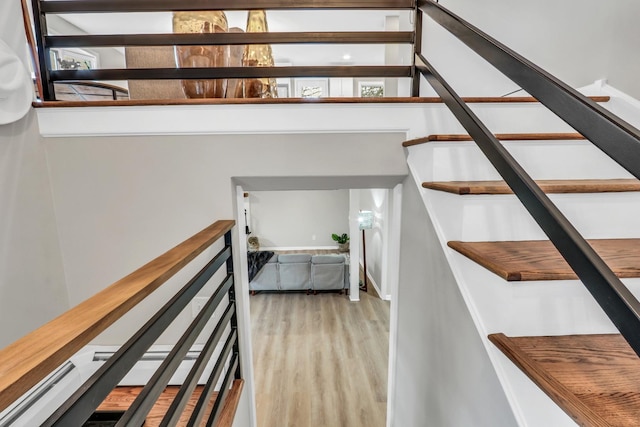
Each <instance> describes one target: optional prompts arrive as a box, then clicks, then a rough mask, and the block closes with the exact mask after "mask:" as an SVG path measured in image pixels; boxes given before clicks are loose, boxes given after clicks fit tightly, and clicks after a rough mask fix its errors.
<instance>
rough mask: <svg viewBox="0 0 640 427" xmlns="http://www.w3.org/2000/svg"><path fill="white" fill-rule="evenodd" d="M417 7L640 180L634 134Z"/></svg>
mask: <svg viewBox="0 0 640 427" xmlns="http://www.w3.org/2000/svg"><path fill="white" fill-rule="evenodd" d="M419 8H420V10H422V11H423V12H425V13H427V14H428V15H429V16H430V17H431V18H433V19H434V20H435V21H436V22H438V23H439V24H440V25H442V26H443V27H444V28H446V29H447V30H448V31H449V32H451V33H452V34H453V35H455V36H456V37H457V38H458V39H460V40H461V41H462V42H464V43H465V44H466V45H467V46H468V47H470V48H471V49H472V50H474V51H475V52H476V53H477V54H479V55H480V56H481V57H482V58H484V59H485V60H487V61H488V62H489V63H491V64H492V65H493V66H494V67H496V68H497V69H498V70H500V71H501V72H502V73H503V74H504V75H506V76H507V77H509V78H510V79H511V80H512V81H514V82H515V83H517V84H518V85H519V86H520V87H522V88H523V89H524V90H526V91H527V92H528V93H529V94H531V95H532V96H534V97H535V98H537V99H538V100H539V101H540V102H541V103H543V104H544V105H545V106H546V107H547V108H549V109H550V110H551V111H553V112H554V113H555V114H557V115H558V116H559V117H560V118H562V120H564V121H565V122H567V123H568V124H569V125H570V126H571V127H573V128H574V129H575V130H577V131H578V132H580V133H581V134H582V135H584V136H585V137H586V138H587V139H588V140H590V141H591V142H592V143H593V144H594V145H596V146H597V147H598V148H600V149H601V150H602V151H604V152H605V153H606V154H607V155H608V156H609V157H611V158H612V159H614V160H615V161H616V162H618V164H620V165H621V166H622V167H624V168H625V169H626V170H628V171H629V172H631V173H632V174H633V175H634V176H635V177H636V178H640V130H639V129H637V128H635V127H634V126H632V125H631V124H629V123H627V122H626V121H624V120H622V119H621V118H619V117H617V116H616V115H614V114H612V113H611V112H610V111H608V110H607V109H605V108H603V107H601V106H599V105H597V104H596V103H594V102H592V101H591V100H589V99H588V98H587V97H585V96H584V95H582V94H581V93H580V92H578V91H577V90H575V89H573V88H571V87H570V86H569V85H567V84H565V83H564V82H562V81H560V80H559V79H557V78H556V77H554V76H552V75H551V74H549V73H547V72H546V71H544V70H543V69H541V68H540V67H538V66H537V65H535V64H534V63H532V62H531V61H529V60H527V59H526V58H524V57H522V56H520V55H519V54H517V53H516V52H515V51H513V50H511V49H509V48H508V47H507V46H505V45H503V44H502V43H500V42H498V41H497V40H495V39H493V38H492V37H490V36H489V35H487V34H485V33H483V32H482V31H480V30H479V29H478V28H476V27H474V26H472V25H471V24H469V23H468V22H466V21H464V20H463V19H462V18H460V17H459V16H457V15H455V14H453V13H451V12H450V11H448V10H447V9H445V8H443V7H442V6H440V5H439V4H437V3H435V2H433V1H431V0H419Z"/></svg>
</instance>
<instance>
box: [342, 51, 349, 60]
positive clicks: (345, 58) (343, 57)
mask: <svg viewBox="0 0 640 427" xmlns="http://www.w3.org/2000/svg"><path fill="white" fill-rule="evenodd" d="M342 59H344V60H345V61H348V60H350V59H351V55H349V54H348V53H345V54H344V55H342Z"/></svg>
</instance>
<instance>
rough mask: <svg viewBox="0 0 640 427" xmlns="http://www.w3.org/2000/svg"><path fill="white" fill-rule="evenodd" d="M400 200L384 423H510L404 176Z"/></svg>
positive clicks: (509, 413) (486, 360) (420, 205)
mask: <svg viewBox="0 0 640 427" xmlns="http://www.w3.org/2000/svg"><path fill="white" fill-rule="evenodd" d="M402 201H403V203H402V235H401V238H402V240H401V252H400V283H399V286H398V291H397V296H395V297H394V298H393V299H392V314H393V313H395V315H397V318H396V319H392V323H397V336H396V338H395V340H396V342H397V352H396V354H395V355H394V357H395V358H396V363H395V369H396V371H395V375H394V376H393V377H394V378H395V380H394V381H395V384H396V391H395V394H392V395H390V396H389V399H390V403H391V408H390V411H389V413H390V416H391V420H390V423H389V425H390V426H392V427H404V426H439V427H445V426H460V427H467V426H479V427H481V426H487V427H495V426H514V425H516V420H515V418H514V416H513V413H512V411H511V408H510V406H509V404H508V402H507V399H506V397H505V395H504V392H503V390H502V387H501V385H500V383H499V382H498V378H497V377H496V374H495V372H494V370H493V367H492V365H491V362H490V360H489V357H488V355H487V353H486V350H485V348H484V346H483V344H482V342H481V338H480V337H479V336H478V333H477V330H476V328H475V326H474V324H473V321H472V319H471V316H470V315H469V311H468V309H467V307H466V306H465V303H464V301H463V298H462V296H461V295H460V292H459V290H458V287H457V285H456V283H455V279H454V277H453V274H452V272H451V270H450V269H449V266H448V263H447V261H446V259H445V256H444V254H443V253H442V249H441V247H440V245H439V243H438V238H437V236H436V232H435V230H434V228H433V226H432V224H431V220H430V218H429V216H428V215H427V212H426V209H425V207H424V204H423V202H422V200H421V198H420V195H419V194H418V191H417V188H416V184H415V183H414V182H412V179H407V180H405V182H404V183H403V195H402ZM393 326H394V325H393V324H392V329H394V330H396V329H395V328H393ZM391 345H393V343H391Z"/></svg>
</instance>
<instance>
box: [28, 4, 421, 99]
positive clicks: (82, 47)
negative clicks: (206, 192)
mask: <svg viewBox="0 0 640 427" xmlns="http://www.w3.org/2000/svg"><path fill="white" fill-rule="evenodd" d="M31 8H32V11H33V27H34V30H35V31H34V32H35V38H34V40H35V41H34V43H35V44H36V45H37V48H34V51H36V52H37V62H38V65H37V74H38V75H39V77H40V78H39V80H40V81H41V82H42V85H41V91H42V94H41V99H42V100H44V101H53V100H56V99H58V98H57V96H56V87H55V84H56V83H57V82H67V81H100V82H106V83H109V84H120V85H122V86H127V85H129V86H131V87H129V89H130V90H129V92H130V94H131V98H132V99H134V98H135V99H149V97H147V96H146V94H145V93H144V91H145V90H148V91H150V92H153V91H154V90H153V89H148V87H147V86H148V83H149V82H150V81H152V83H151V86H153V85H156V87H157V84H158V82H164V83H162V84H164V85H165V86H167V84H169V85H171V84H172V85H173V87H174V88H173V93H174V94H176V93H177V95H176V97H179V96H180V95H181V94H180V93H179V92H180V91H179V90H178V91H177V92H176V90H175V87H176V81H181V80H191V81H194V80H210V79H211V80H212V79H274V80H277V82H278V84H279V86H280V87H279V88H278V89H279V91H278V94H277V96H278V97H290V96H291V95H295V96H296V97H300V96H305V95H304V94H301V93H300V88H299V86H300V85H297V86H298V90H297V91H296V85H293V87H292V84H291V79H293V78H295V79H307V80H306V81H307V82H308V81H309V80H308V79H310V78H313V79H316V81H315V82H313V84H317V85H318V86H319V87H320V90H321V91H322V92H323V93H322V96H328V95H329V93H328V88H327V87H324V88H323V87H322V86H323V83H322V82H323V81H324V82H325V83H324V84H325V85H326V81H327V80H328V79H329V78H345V79H352V80H351V81H352V82H353V83H352V88H350V89H349V90H348V91H346V92H347V93H346V94H338V96H352V93H353V87H357V86H358V85H357V81H358V80H362V81H365V83H366V81H368V82H372V81H376V80H377V81H384V79H390V78H393V79H398V78H400V79H402V78H404V79H407V82H408V83H407V85H406V86H407V87H408V86H409V85H410V81H411V80H410V79H412V78H413V77H414V73H413V64H412V63H410V62H411V58H412V56H413V55H412V45H413V42H414V38H415V32H414V31H413V28H411V31H400V30H399V26H398V25H397V23H396V24H394V25H393V26H391V27H386V28H384V27H385V25H382V23H383V22H384V21H385V15H393V16H394V17H395V16H398V14H403V15H402V16H403V19H404V21H406V25H405V26H410V24H409V22H410V21H412V20H413V19H414V16H415V13H416V12H415V1H414V0H374V1H361V0H324V1H319V0H305V1H295V2H294V1H290V0H268V1H267V0H257V1H248V0H245V1H234V0H222V1H218V0H215V1H214V0H194V1H189V2H185V1H182V0H136V1H129V0H65V1H58V0H32V6H31ZM201 10H222V11H225V12H227V13H229V14H234V13H235V14H240V13H242V12H240V11H255V10H266V11H267V13H268V14H272V13H273V14H274V17H277V18H278V20H280V19H285V18H282V15H278V14H279V13H280V14H282V13H285V14H286V13H291V12H295V13H298V14H297V15H295V16H291V19H292V20H295V19H299V17H300V16H304V14H305V13H307V14H311V15H312V14H313V13H314V12H318V11H322V10H332V11H339V12H340V13H341V14H343V15H344V14H348V15H349V20H350V22H351V23H352V24H351V25H352V26H351V27H350V28H356V29H357V30H354V31H327V30H325V29H326V28H330V29H331V28H333V29H335V28H336V25H334V23H333V22H322V21H323V19H319V20H315V21H313V25H314V26H319V28H321V29H322V31H304V32H288V31H287V32H283V31H273V32H204V33H180V34H178V33H173V32H171V31H172V30H171V28H170V27H171V25H170V22H171V17H170V13H171V12H184V11H201ZM384 11H388V13H386V14H385V13H384ZM372 13H381V14H380V15H376V16H377V17H376V24H375V25H374V26H373V27H375V28H376V29H377V30H376V31H369V30H367V29H365V30H362V28H366V26H365V25H362V24H363V22H361V21H365V20H367V19H369V18H370V17H371V14H372ZM300 14H302V15H300ZM97 15H99V19H100V21H101V22H103V23H105V22H106V23H108V24H105V25H106V26H108V27H109V30H106V31H105V30H103V31H100V28H104V26H105V25H101V26H100V28H98V30H97V31H93V30H92V31H90V32H91V34H72V33H73V32H74V31H75V32H77V29H76V30H73V29H72V30H68V27H72V25H71V24H77V25H78V26H82V24H81V23H80V24H79V22H81V20H82V19H92V20H95V19H96V17H97ZM237 16H240V15H237ZM268 17H269V18H271V15H268ZM132 19H134V20H136V21H137V22H138V24H137V25H134V29H133V30H124V31H122V29H120V30H117V28H121V27H122V25H121V24H122V22H131V20H132ZM286 19H288V17H287V18H286ZM278 20H276V19H274V20H273V22H274V23H276V24H277V21H278ZM151 21H153V22H154V23H155V24H154V25H149V26H145V24H146V23H148V22H151ZM236 21H238V19H236ZM317 21H320V22H317ZM325 21H329V20H325ZM92 22H95V21H92ZM61 23H62V24H61ZM70 23H71V24H70ZM323 24H325V25H323ZM238 26H241V24H240V25H238ZM274 26H277V25H272V27H274ZM53 27H56V28H53ZM373 27H371V26H369V28H373ZM61 28H62V31H61V30H60V29H61ZM65 28H67V33H65ZM305 28H306V27H305ZM149 29H150V31H147V30H149ZM281 29H285V30H286V28H285V27H282V28H281ZM378 29H385V30H384V31H379V30H378ZM241 30H243V28H241ZM118 31H120V33H118ZM158 31H161V32H158ZM162 31H163V32H162ZM29 32H30V29H29ZM69 32H71V33H69ZM265 44H268V45H273V46H274V49H278V46H284V45H286V46H296V45H305V49H304V55H305V57H306V59H305V60H302V61H301V60H300V59H299V58H295V57H291V58H286V59H283V58H282V57H280V56H279V57H278V58H276V61H275V63H274V65H273V66H268V67H264V66H242V65H241V66H237V64H236V66H214V67H211V66H199V67H193V68H187V67H184V68H180V67H179V66H178V65H177V64H176V61H175V60H174V56H175V55H174V49H175V47H180V46H198V47H200V46H205V47H211V46H245V47H248V46H257V45H265ZM322 45H328V46H329V45H330V46H334V47H335V46H336V45H338V46H342V49H340V50H339V52H340V57H336V58H326V57H324V56H325V53H324V52H321V51H318V52H317V53H315V52H316V51H315V50H314V49H316V47H317V46H322ZM398 45H399V46H404V48H403V49H404V50H402V49H401V52H400V53H398V52H397V49H396V50H394V52H395V53H394V54H393V55H391V56H395V58H392V59H389V55H388V54H386V53H385V50H386V49H387V48H388V47H389V46H398ZM363 46H368V47H369V48H371V47H372V46H375V47H376V48H377V49H378V50H377V53H376V55H375V56H376V57H377V59H376V60H375V61H373V62H371V61H370V62H369V63H365V62H360V63H359V62H358V61H355V60H351V58H350V55H349V53H348V52H349V51H350V50H351V49H358V48H362V47H363ZM106 49H110V50H109V51H108V53H107V55H105V57H106V56H109V57H111V58H113V56H114V53H115V52H116V51H117V52H119V54H120V60H119V61H113V60H112V59H111V60H103V61H97V60H96V56H99V55H95V52H100V51H102V52H105V51H106ZM298 52H299V50H298ZM123 53H124V55H123ZM343 53H344V55H343ZM140 56H145V59H143V60H138V59H139V58H140ZM274 56H276V55H275V54H274ZM309 56H311V57H315V58H314V59H316V61H314V60H313V59H311V60H310V59H309V58H308V57H309ZM125 57H126V61H125ZM321 57H322V58H321ZM394 61H395V62H394ZM99 62H101V63H102V64H104V65H105V66H104V67H102V66H101V65H102V64H99ZM283 63H284V64H283ZM297 64H303V65H297ZM307 64H309V65H307ZM244 65H248V64H247V63H245V64H244ZM353 79H356V80H355V81H354V80H353ZM318 81H320V82H319V83H318ZM301 82H302V81H301ZM136 85H137V86H136ZM145 85H147V86H145ZM141 86H142V87H143V90H142V91H141V90H138V89H137V88H138V87H141ZM373 86H374V89H375V87H376V86H375V85H373ZM382 86H384V85H382ZM364 87H365V92H366V91H367V90H369V91H371V88H370V87H369V86H367V85H366V84H365V85H364ZM361 88H362V84H361V85H360V86H359V87H357V88H356V89H355V91H356V92H358V91H359V90H361ZM416 91H417V90H416V89H415V88H414V90H413V93H414V94H415V93H417V92H416ZM365 92H363V93H365ZM408 92H409V90H407V94H408ZM160 93H164V94H165V95H164V97H165V98H174V96H171V95H166V94H170V93H171V92H170V91H169V92H166V91H165V92H162V91H160ZM381 95H382V92H381V91H376V90H373V91H372V92H371V93H365V94H364V96H381ZM385 95H386V96H389V94H385ZM394 95H396V94H391V96H394ZM235 96H236V94H231V93H227V94H226V95H225V96H222V97H226V98H230V97H235ZM311 96H313V95H311ZM356 96H360V94H359V93H358V94H357V95H356ZM396 96H397V95H396ZM150 97H152V98H153V97H155V98H158V99H159V98H162V97H163V95H159V96H154V95H153V94H152V95H150Z"/></svg>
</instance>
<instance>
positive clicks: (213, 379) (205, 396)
mask: <svg viewBox="0 0 640 427" xmlns="http://www.w3.org/2000/svg"><path fill="white" fill-rule="evenodd" d="M237 340H238V332H237V330H236V329H234V330H232V331H231V333H230V334H229V336H228V337H227V341H226V342H225V343H224V347H223V349H222V351H221V352H220V355H219V356H218V359H217V360H216V364H215V365H214V367H213V370H212V371H211V374H210V375H209V378H208V379H207V383H206V384H205V385H204V387H203V388H202V392H201V393H200V397H199V398H198V401H197V402H196V405H195V407H194V408H193V411H192V412H191V417H190V418H189V422H188V423H187V427H195V426H200V425H201V422H202V419H203V418H204V414H205V411H206V410H207V407H208V406H209V405H208V403H209V399H211V396H212V395H213V392H214V391H215V386H216V383H217V382H218V378H220V375H221V374H222V370H223V369H224V365H225V362H226V361H227V357H228V356H229V353H230V352H231V349H233V346H234V344H235V343H236V342H237Z"/></svg>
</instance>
